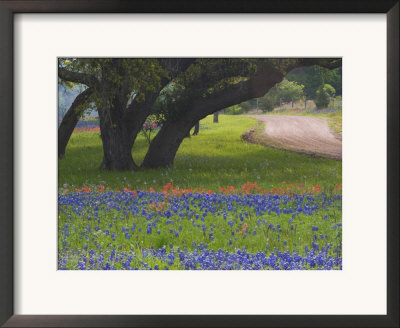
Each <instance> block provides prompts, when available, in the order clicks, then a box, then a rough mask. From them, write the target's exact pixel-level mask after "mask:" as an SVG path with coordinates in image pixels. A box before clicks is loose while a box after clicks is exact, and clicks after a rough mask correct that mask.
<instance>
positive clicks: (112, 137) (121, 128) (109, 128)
mask: <svg viewBox="0 0 400 328" xmlns="http://www.w3.org/2000/svg"><path fill="white" fill-rule="evenodd" d="M117 112H118V110H117V109H115V108H114V109H111V110H108V111H104V110H100V111H99V117H100V126H101V140H102V141H103V161H102V163H101V165H100V168H102V169H106V170H110V171H111V170H117V171H127V170H136V169H137V168H138V167H137V165H136V164H135V162H134V161H133V158H132V153H131V150H132V144H131V142H130V138H129V132H128V131H129V130H128V128H127V126H126V123H125V122H124V121H123V120H119V119H118V116H120V114H121V113H119V115H118V113H117ZM120 117H122V115H121V116H120Z"/></svg>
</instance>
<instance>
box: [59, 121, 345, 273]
mask: <svg viewBox="0 0 400 328" xmlns="http://www.w3.org/2000/svg"><path fill="white" fill-rule="evenodd" d="M256 124H257V122H256V120H255V119H252V118H249V117H245V116H228V115H220V117H219V123H212V117H207V118H206V119H204V120H202V121H201V125H200V133H199V135H198V136H195V137H193V136H192V137H190V138H186V139H185V141H184V142H183V144H182V145H181V147H180V149H179V151H178V153H177V156H176V159H175V163H174V166H173V168H170V169H157V170H148V171H139V172H108V171H103V170H100V169H99V165H100V162H101V160H102V146H101V140H100V137H99V132H83V133H75V134H73V136H72V138H71V140H70V143H69V145H68V147H67V150H66V154H65V158H64V159H62V160H59V194H58V204H59V217H58V229H59V231H58V232H59V234H58V249H59V258H58V265H59V269H62V270H120V269H124V270H137V269H140V270H161V269H166V270H181V269H182V270H185V269H186V270H197V269H200V270H221V269H223V270H236V269H246V270H250V269H251V270H254V269H255V270H261V269H262V270H305V269H320V270H330V269H341V268H342V260H341V256H342V255H341V238H342V234H341V231H342V230H341V206H342V205H341V204H342V203H341V197H342V196H341V179H342V174H341V172H342V171H341V162H340V161H334V160H329V159H322V158H313V157H309V156H306V155H299V154H295V153H290V152H286V151H280V150H275V149H271V148H266V147H264V146H261V145H256V144H251V143H247V142H245V141H243V140H242V139H241V135H242V134H243V133H244V132H245V131H246V130H248V129H249V128H251V127H254V126H255V125H256ZM147 147H148V144H147V142H146V140H145V138H144V137H143V136H139V138H138V140H137V141H136V143H135V146H134V149H133V151H132V154H133V157H134V159H135V161H136V162H137V164H140V163H141V161H142V159H143V157H144V155H145V152H146V150H147Z"/></svg>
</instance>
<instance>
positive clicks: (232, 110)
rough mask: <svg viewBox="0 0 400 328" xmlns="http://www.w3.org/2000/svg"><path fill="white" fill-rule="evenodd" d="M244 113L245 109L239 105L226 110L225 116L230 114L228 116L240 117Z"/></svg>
mask: <svg viewBox="0 0 400 328" xmlns="http://www.w3.org/2000/svg"><path fill="white" fill-rule="evenodd" d="M242 113H243V109H242V107H240V106H239V105H233V106H231V107H228V108H225V114H228V115H239V114H242Z"/></svg>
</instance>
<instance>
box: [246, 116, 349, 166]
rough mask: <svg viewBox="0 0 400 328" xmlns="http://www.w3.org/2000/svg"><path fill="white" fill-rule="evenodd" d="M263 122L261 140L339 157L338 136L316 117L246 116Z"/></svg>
mask: <svg viewBox="0 0 400 328" xmlns="http://www.w3.org/2000/svg"><path fill="white" fill-rule="evenodd" d="M249 116H250V117H253V118H256V119H257V120H258V121H260V122H262V123H264V124H265V128H264V131H263V133H262V135H261V136H260V137H262V139H263V141H264V142H263V143H265V144H267V145H270V146H272V147H276V148H282V149H288V150H292V151H295V152H300V153H306V154H311V155H316V156H321V157H328V158H334V159H342V140H341V136H340V135H338V134H337V133H335V132H334V131H333V130H332V129H331V128H330V127H329V125H328V123H327V122H326V121H325V120H323V119H319V118H316V117H308V116H275V115H249Z"/></svg>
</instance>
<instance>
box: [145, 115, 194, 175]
mask: <svg viewBox="0 0 400 328" xmlns="http://www.w3.org/2000/svg"><path fill="white" fill-rule="evenodd" d="M193 124H194V122H190V121H189V122H187V121H182V120H179V121H177V122H166V123H165V124H164V125H163V126H162V128H161V130H160V131H159V132H158V134H157V135H156V136H155V138H154V139H153V141H152V142H151V144H150V147H149V150H148V152H147V154H146V156H145V158H144V160H143V163H142V167H143V168H160V167H163V168H168V167H171V166H172V164H173V163H174V159H175V155H176V152H177V151H178V148H179V146H180V145H181V143H182V141H183V139H184V138H185V136H186V135H187V133H188V132H190V129H191V127H192V126H193Z"/></svg>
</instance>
